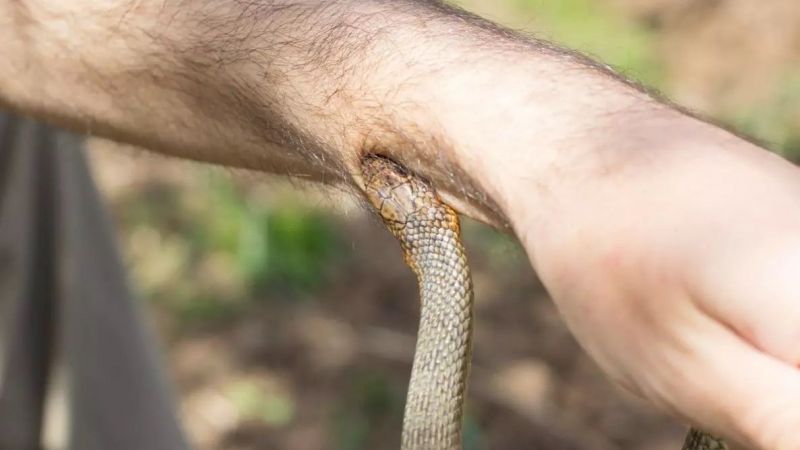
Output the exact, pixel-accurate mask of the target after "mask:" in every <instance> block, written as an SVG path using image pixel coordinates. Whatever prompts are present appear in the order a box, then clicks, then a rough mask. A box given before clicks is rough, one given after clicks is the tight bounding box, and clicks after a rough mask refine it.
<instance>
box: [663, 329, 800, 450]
mask: <svg viewBox="0 0 800 450" xmlns="http://www.w3.org/2000/svg"><path fill="white" fill-rule="evenodd" d="M712 329H713V331H712V334H713V336H711V339H699V340H697V342H696V343H693V344H696V345H693V346H692V350H693V354H692V359H694V361H693V362H691V363H690V364H689V365H688V366H687V367H692V368H693V371H692V372H691V373H686V374H685V380H681V382H682V386H681V389H680V390H677V389H676V390H674V391H673V392H672V393H670V394H672V396H673V399H674V401H676V408H678V409H682V410H684V411H685V410H686V407H687V406H689V407H690V408H691V410H692V414H691V416H692V417H693V419H695V421H697V422H698V423H699V424H701V425H702V426H703V427H705V428H706V429H708V430H710V431H712V432H714V433H717V434H718V435H720V436H725V437H727V438H729V439H733V440H734V441H736V442H739V443H740V444H743V445H744V446H746V448H754V449H761V450H800V370H798V369H797V368H795V367H792V366H790V365H788V364H786V363H784V362H782V361H780V360H778V359H777V358H774V357H772V356H769V355H767V354H765V353H763V352H761V351H759V350H758V349H756V348H754V347H753V346H751V345H750V344H749V343H747V342H746V341H744V340H743V339H741V338H740V337H739V336H737V335H736V334H735V333H734V332H732V331H730V330H729V329H726V328H725V327H724V326H721V325H720V324H713V328H712Z"/></svg>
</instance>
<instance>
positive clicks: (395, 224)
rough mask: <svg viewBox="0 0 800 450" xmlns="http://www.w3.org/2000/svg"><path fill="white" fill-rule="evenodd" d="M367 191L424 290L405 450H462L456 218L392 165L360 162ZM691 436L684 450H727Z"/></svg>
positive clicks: (466, 348)
mask: <svg viewBox="0 0 800 450" xmlns="http://www.w3.org/2000/svg"><path fill="white" fill-rule="evenodd" d="M361 170H362V174H363V177H364V191H365V193H366V195H367V198H368V199H369V201H370V203H372V205H373V206H374V207H375V209H376V210H377V212H378V214H379V215H380V217H381V218H382V219H383V222H384V223H385V224H386V226H387V227H388V228H389V230H390V231H391V232H392V234H393V235H394V236H395V238H397V240H398V241H399V243H400V246H401V248H402V250H403V256H404V258H405V262H406V264H408V266H409V267H410V268H411V270H412V271H413V272H414V274H416V276H417V280H418V282H419V291H420V300H421V312H420V323H419V331H418V333H417V346H416V350H415V352H414V362H413V366H412V369H411V381H410V383H409V386H408V394H407V398H406V406H405V412H404V416H403V434H402V440H401V448H402V450H457V449H460V448H461V426H462V423H461V422H462V416H463V412H464V398H465V396H466V390H467V376H468V374H469V366H470V359H471V351H472V328H473V326H472V316H473V314H472V309H473V306H472V304H473V292H472V278H471V275H470V271H469V266H468V265H467V258H466V254H465V252H464V247H463V245H462V244H461V238H460V225H459V220H458V214H457V213H456V212H455V211H454V210H453V209H452V208H450V207H449V206H447V205H446V204H444V202H442V201H441V200H440V199H439V197H438V196H437V195H436V192H435V191H434V190H433V188H432V187H431V186H430V184H428V183H427V182H426V181H424V180H422V179H420V178H418V177H417V176H415V175H413V174H411V173H410V172H409V171H408V170H407V169H405V168H404V167H402V166H400V165H399V164H397V163H395V162H393V161H392V160H390V159H388V158H385V157H382V156H377V155H367V156H366V157H364V158H363V159H362V161H361ZM727 448H728V447H727V446H726V444H725V443H724V442H723V441H722V440H720V439H718V438H716V437H714V436H712V435H710V434H708V433H705V432H702V431H699V430H696V429H691V430H690V431H689V433H688V434H687V436H686V440H685V442H684V444H683V447H682V450H727Z"/></svg>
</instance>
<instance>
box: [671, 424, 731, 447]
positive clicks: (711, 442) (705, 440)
mask: <svg viewBox="0 0 800 450" xmlns="http://www.w3.org/2000/svg"><path fill="white" fill-rule="evenodd" d="M682 450H728V446H727V445H725V442H724V441H723V440H722V439H718V438H715V437H714V436H712V435H710V434H708V433H705V432H703V431H700V430H697V429H694V428H692V429H691V430H689V434H687V435H686V440H685V441H684V442H683V448H682Z"/></svg>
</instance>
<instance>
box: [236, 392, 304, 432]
mask: <svg viewBox="0 0 800 450" xmlns="http://www.w3.org/2000/svg"><path fill="white" fill-rule="evenodd" d="M227 394H228V396H229V397H230V399H231V401H232V402H233V404H234V405H235V407H236V409H237V411H238V412H239V414H240V415H241V416H242V417H243V418H246V419H249V420H256V421H259V422H262V423H264V424H266V425H269V426H273V427H279V426H284V425H287V424H289V422H291V420H292V418H293V417H294V410H295V405H294V401H293V400H292V398H291V397H289V396H288V395H285V394H279V393H276V392H266V391H265V390H264V389H262V388H261V387H260V386H259V385H257V384H256V383H253V382H249V381H239V382H237V383H235V384H233V385H232V386H230V389H229V392H228V393H227Z"/></svg>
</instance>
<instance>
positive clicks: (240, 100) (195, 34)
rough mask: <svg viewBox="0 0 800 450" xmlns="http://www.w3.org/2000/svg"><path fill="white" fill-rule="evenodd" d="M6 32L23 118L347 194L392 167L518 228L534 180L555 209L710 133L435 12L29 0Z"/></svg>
mask: <svg viewBox="0 0 800 450" xmlns="http://www.w3.org/2000/svg"><path fill="white" fill-rule="evenodd" d="M0 17H2V19H0V22H4V23H0V59H2V60H3V61H4V64H3V65H0V102H3V103H5V104H7V105H10V106H11V107H12V108H15V109H19V110H21V111H24V112H27V113H31V114H35V115H38V116H40V117H45V118H49V119H51V120H53V121H56V122H58V123H61V124H64V125H67V126H69V127H71V128H73V129H77V130H79V131H85V132H89V133H93V134H96V135H100V136H105V137H110V138H113V139H117V140H121V141H126V142H129V143H133V144H137V145H141V146H144V147H148V148H151V149H154V150H158V151H162V152H165V153H169V154H172V155H177V156H182V157H188V158H192V159H199V160H205V161H210V162H215V163H220V164H225V165H232V166H240V167H245V168H250V169H256V170H266V171H273V172H281V173H289V174H293V175H296V176H303V177H310V178H313V179H317V180H327V181H331V182H339V181H344V182H351V181H354V182H356V183H357V182H358V178H357V176H356V177H355V178H353V177H352V176H351V175H353V174H356V175H357V173H358V161H359V158H360V156H361V155H362V154H364V153H367V152H379V153H384V154H387V155H389V156H392V157H394V158H396V159H398V160H400V161H401V162H403V163H405V164H407V165H409V166H411V167H412V168H413V169H414V170H416V171H418V172H420V173H422V174H423V175H425V176H427V177H428V178H430V179H431V180H432V181H433V182H434V183H436V184H437V185H438V187H439V189H440V190H441V191H442V192H443V193H444V195H445V196H446V197H447V198H448V200H450V201H451V202H452V203H454V204H455V205H456V206H457V207H458V208H459V209H461V210H462V212H465V213H467V214H469V215H472V216H475V217H479V218H482V219H483V220H486V221H489V222H491V223H494V224H504V223H507V222H508V221H509V220H511V221H513V218H509V214H508V209H509V208H512V207H515V206H514V205H512V203H513V199H512V198H511V197H513V196H514V194H513V192H515V191H516V190H517V189H518V188H519V186H518V184H519V183H518V182H519V181H520V180H522V181H525V182H531V181H532V180H533V181H534V182H533V183H529V185H530V186H536V187H539V188H541V191H542V192H540V193H537V192H531V195H537V194H543V193H545V192H546V191H547V190H548V188H549V185H550V184H551V183H555V182H557V180H556V175H557V176H558V177H562V178H564V177H566V178H569V177H574V176H580V173H581V171H582V170H583V171H586V170H598V169H599V170H609V169H608V168H609V167H614V166H615V165H618V164H621V161H623V160H625V159H626V158H627V157H628V156H627V155H628V154H629V153H630V152H631V151H636V150H639V149H640V148H642V147H652V146H654V145H658V146H664V145H670V144H669V143H668V142H667V143H663V142H661V139H662V138H665V137H666V138H670V139H672V138H674V136H659V131H658V130H661V129H664V127H665V126H667V127H669V125H675V124H677V129H690V128H691V129H698V127H699V126H700V125H697V124H696V123H695V122H694V121H693V119H691V118H688V117H685V116H682V115H680V114H678V113H676V112H674V111H672V110H670V109H669V108H666V107H664V106H661V105H660V104H658V103H657V102H655V101H653V100H651V99H650V98H649V97H648V96H647V95H645V94H643V93H642V92H640V91H639V90H637V89H635V88H633V87H631V86H629V85H627V84H626V83H624V82H622V81H620V80H618V79H617V78H615V77H614V76H613V75H611V74H610V73H609V71H607V70H605V69H604V68H602V67H599V66H596V65H594V64H593V63H591V62H589V61H587V60H585V59H583V58H581V57H578V56H576V55H574V54H571V53H569V52H565V51H562V50H558V49H553V48H551V47H549V46H548V45H546V44H543V43H541V42H537V41H534V40H530V39H526V38H521V37H519V36H516V35H513V34H510V33H507V32H505V31H503V30H499V29H496V28H494V27H493V26H491V25H490V24H487V23H485V22H482V21H480V20H478V19H475V18H472V17H468V16H464V15H461V14H459V13H457V12H455V11H451V10H449V9H448V8H446V7H442V6H440V5H437V4H435V3H432V2H425V1H422V0H420V1H413V0H407V1H392V2H388V1H387V2H382V1H377V0H340V1H325V2H323V1H294V2H292V1H260V2H247V1H234V0H221V1H211V0H205V1H196V2H163V1H161V0H159V1H156V0H116V1H109V2H99V3H98V2H91V1H89V0H68V1H64V0H59V1H55V0H22V1H12V2H3V3H0ZM673 129H675V128H674V127H673ZM668 140H669V139H668ZM578 161H581V164H582V165H583V166H591V167H584V168H578V167H575V166H576V164H577V163H578ZM515 182H516V183H517V184H516V185H515ZM530 186H529V187H530ZM522 209H524V208H522ZM517 212H518V214H517V216H520V217H522V215H524V214H527V213H526V212H524V211H517ZM519 220H521V219H519ZM525 220H526V221H535V220H536V219H535V218H530V217H525Z"/></svg>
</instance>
